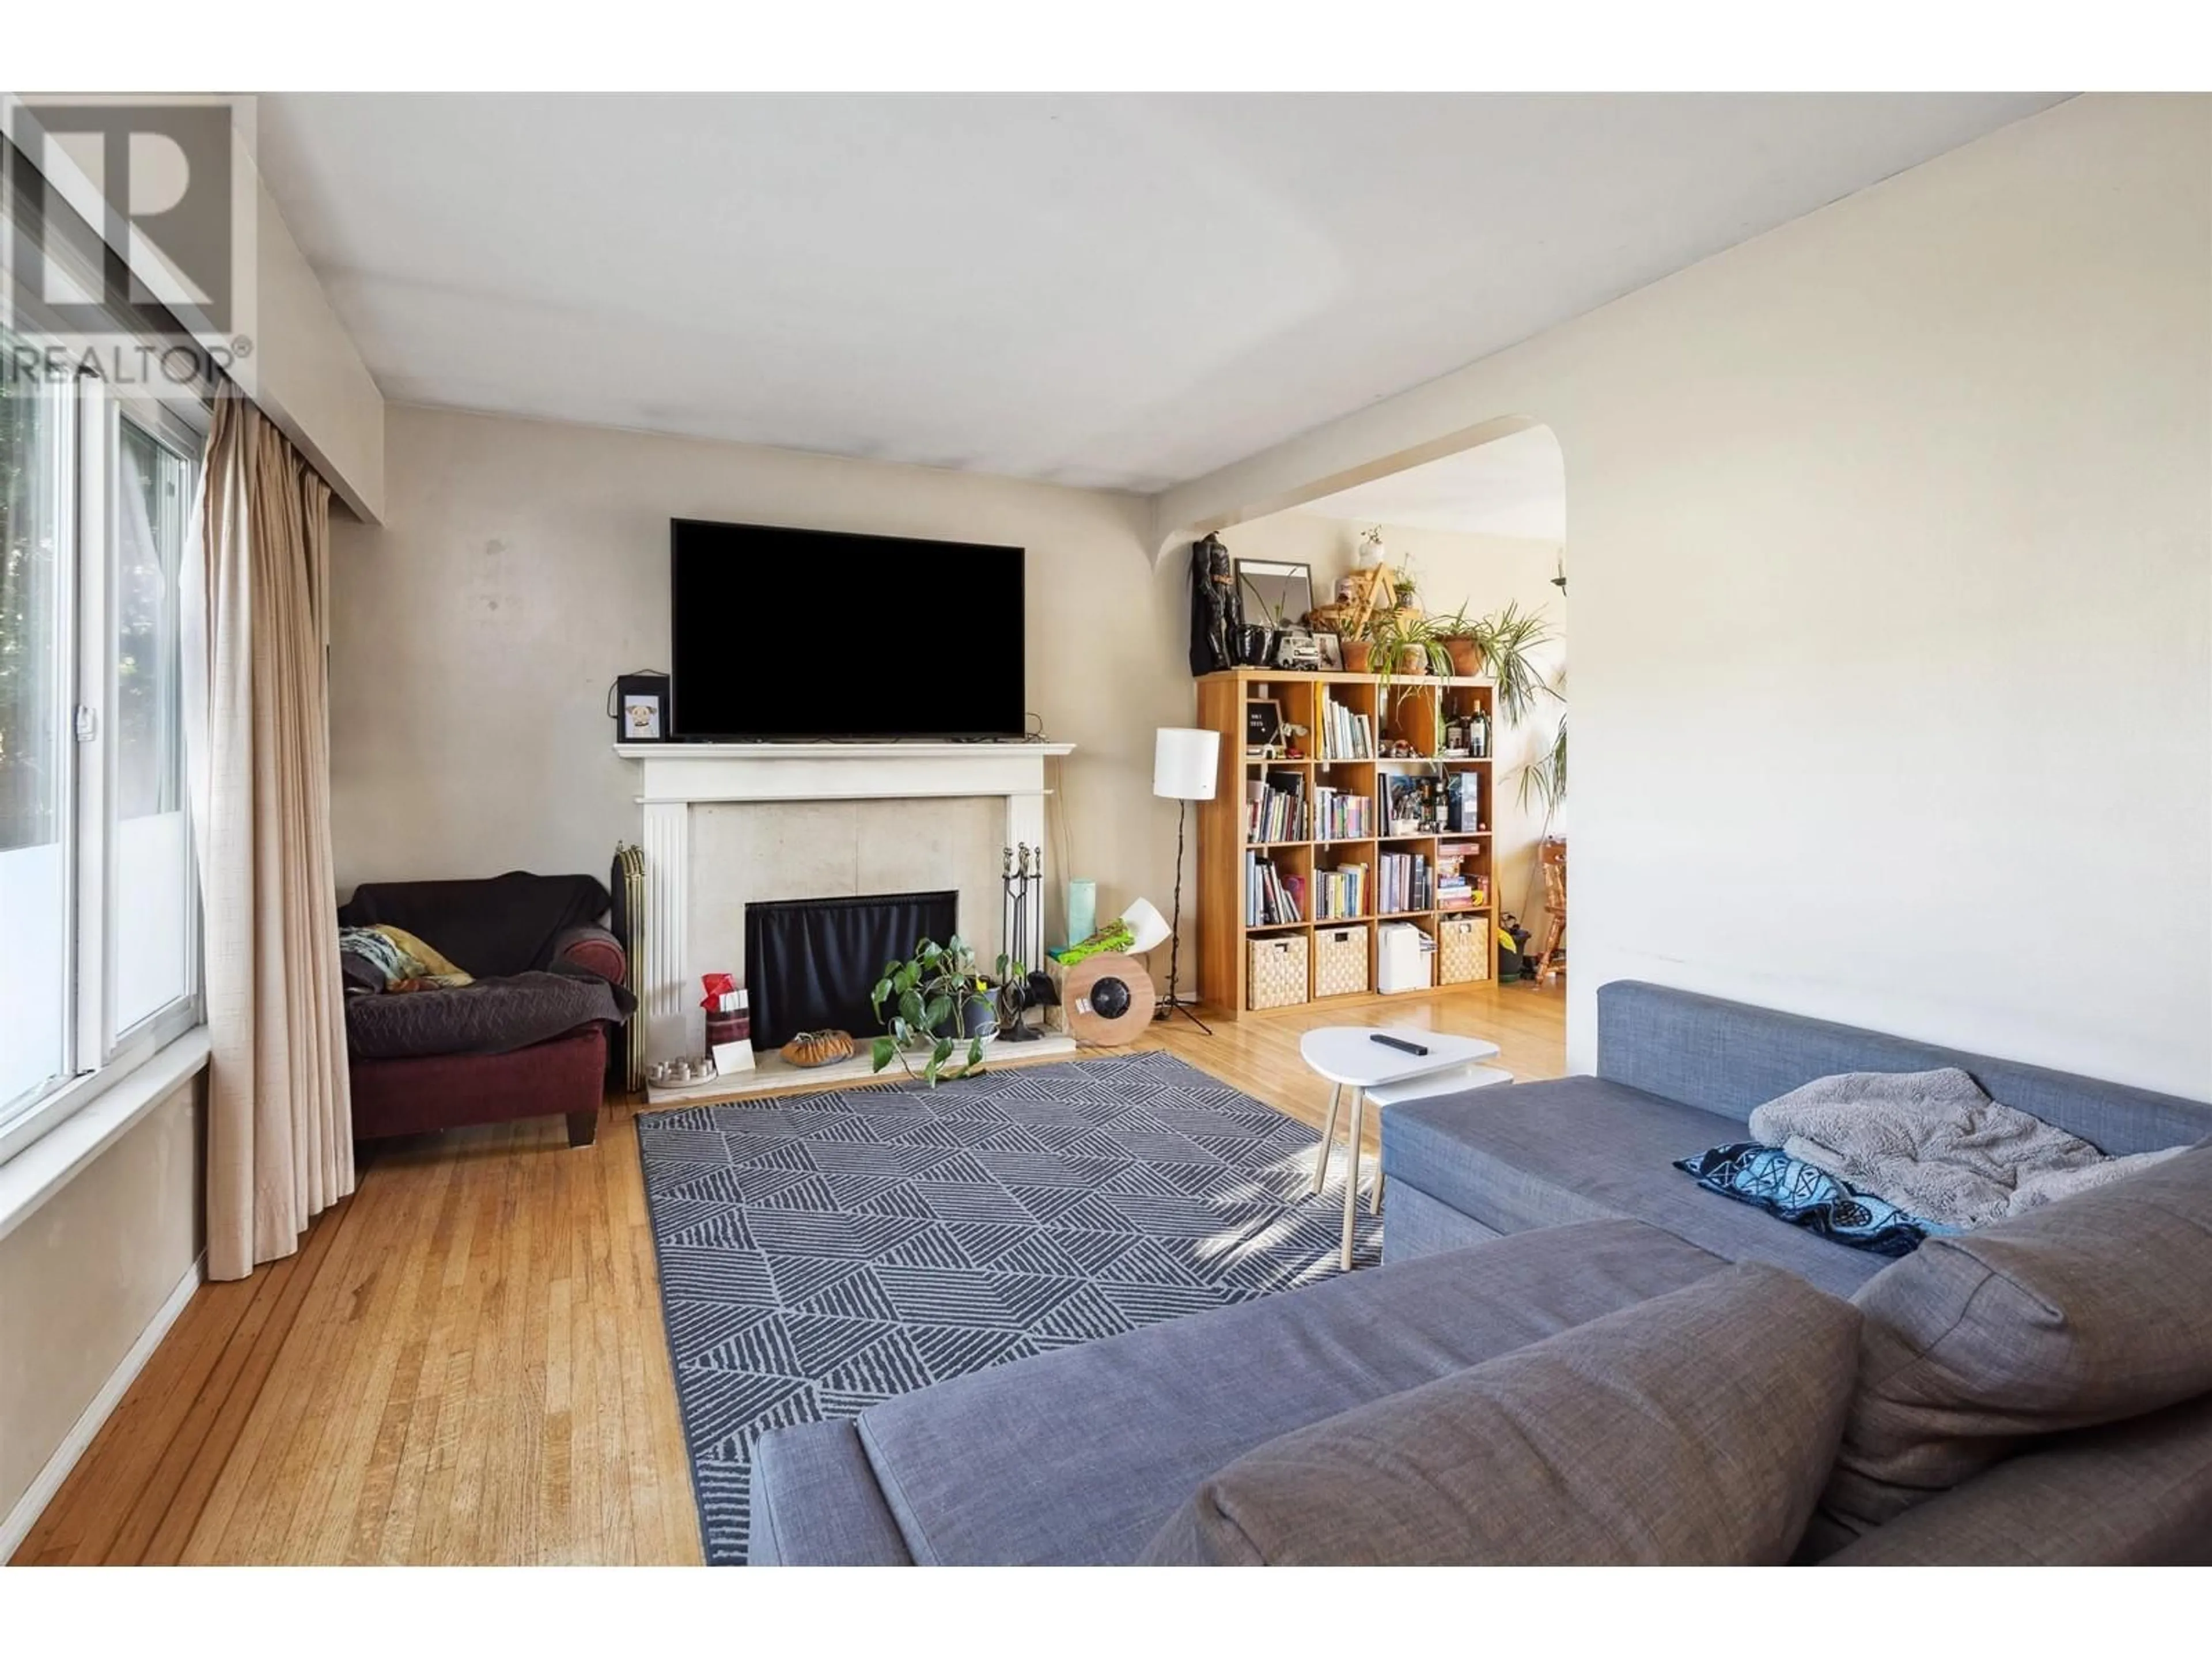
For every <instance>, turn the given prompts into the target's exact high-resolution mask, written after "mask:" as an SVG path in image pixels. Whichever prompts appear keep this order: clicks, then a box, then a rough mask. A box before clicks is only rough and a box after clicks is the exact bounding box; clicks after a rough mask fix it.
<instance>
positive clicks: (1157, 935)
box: [1121, 732, 1212, 957]
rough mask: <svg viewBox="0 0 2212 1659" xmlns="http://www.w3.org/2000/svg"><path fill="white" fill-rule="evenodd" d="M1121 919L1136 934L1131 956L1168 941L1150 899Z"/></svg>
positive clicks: (1163, 921)
mask: <svg viewBox="0 0 2212 1659" xmlns="http://www.w3.org/2000/svg"><path fill="white" fill-rule="evenodd" d="M1206 735H1207V736H1209V737H1211V736H1212V733H1211V732H1208V733H1207V734H1206ZM1121 920H1122V921H1126V922H1127V923H1128V924H1129V931H1130V932H1131V933H1134V934H1135V935H1136V938H1134V939H1131V940H1130V941H1129V954H1130V955H1131V956H1133V957H1140V956H1142V955H1144V954H1145V952H1146V951H1157V950H1158V949H1159V948H1160V946H1162V945H1165V944H1166V943H1167V942H1168V934H1169V933H1170V928H1169V927H1168V919H1167V918H1166V917H1165V916H1164V915H1161V914H1160V911H1159V907H1158V905H1156V904H1154V903H1153V902H1152V900H1150V899H1139V900H1138V901H1137V902H1135V903H1134V904H1133V905H1131V906H1130V907H1129V908H1127V909H1126V910H1124V911H1122V912H1121Z"/></svg>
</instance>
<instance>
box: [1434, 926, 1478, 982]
mask: <svg viewBox="0 0 2212 1659" xmlns="http://www.w3.org/2000/svg"><path fill="white" fill-rule="evenodd" d="M1489 937H1490V918H1489V917H1488V916H1440V917H1438V918H1437V984H1439V985H1466V984H1468V983H1470V982H1472V981H1475V980H1478V979H1488V978H1489V977H1490V952H1489V951H1488V950H1487V949H1486V948H1485V947H1486V942H1487V940H1488V939H1489Z"/></svg>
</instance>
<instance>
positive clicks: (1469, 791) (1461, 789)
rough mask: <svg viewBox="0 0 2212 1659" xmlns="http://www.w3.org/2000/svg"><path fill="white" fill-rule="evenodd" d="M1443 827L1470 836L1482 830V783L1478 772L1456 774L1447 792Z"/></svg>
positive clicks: (1453, 775)
mask: <svg viewBox="0 0 2212 1659" xmlns="http://www.w3.org/2000/svg"><path fill="white" fill-rule="evenodd" d="M1443 828H1444V829H1447V830H1449V831H1452V832H1453V833H1455V834H1459V835H1468V834H1471V833H1473V832H1474V831H1475V830H1477V829H1481V828H1482V781H1481V774H1480V773H1477V772H1455V773H1453V774H1452V775H1451V783H1450V785H1449V787H1448V788H1447V790H1446V792H1445V801H1444V812H1443Z"/></svg>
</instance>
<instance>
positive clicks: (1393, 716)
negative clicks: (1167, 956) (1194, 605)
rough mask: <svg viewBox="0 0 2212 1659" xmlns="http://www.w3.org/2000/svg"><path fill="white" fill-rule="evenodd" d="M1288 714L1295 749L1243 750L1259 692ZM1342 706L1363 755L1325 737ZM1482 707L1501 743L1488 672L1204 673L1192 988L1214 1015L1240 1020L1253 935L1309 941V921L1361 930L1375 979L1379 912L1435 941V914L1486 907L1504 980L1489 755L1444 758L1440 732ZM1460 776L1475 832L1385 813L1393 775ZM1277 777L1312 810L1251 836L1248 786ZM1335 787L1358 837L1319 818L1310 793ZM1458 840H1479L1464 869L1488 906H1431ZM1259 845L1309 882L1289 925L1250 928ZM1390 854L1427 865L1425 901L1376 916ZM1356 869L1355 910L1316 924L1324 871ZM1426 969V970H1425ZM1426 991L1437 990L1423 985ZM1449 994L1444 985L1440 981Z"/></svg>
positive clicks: (1312, 980)
mask: <svg viewBox="0 0 2212 1659" xmlns="http://www.w3.org/2000/svg"><path fill="white" fill-rule="evenodd" d="M1263 688H1264V692H1265V699H1264V700H1265V701H1271V702H1274V703H1275V704H1276V705H1277V706H1278V707H1279V708H1280V709H1281V710H1282V719H1283V722H1284V724H1285V725H1286V726H1304V728H1305V732H1304V735H1303V736H1302V737H1297V738H1291V739H1290V742H1291V744H1292V745H1293V746H1295V747H1297V749H1298V750H1300V753H1299V754H1298V755H1297V756H1296V757H1288V756H1285V755H1283V753H1282V751H1281V750H1277V757H1276V758H1272V759H1271V758H1268V757H1265V756H1263V755H1260V754H1256V753H1252V752H1249V751H1248V750H1247V748H1246V745H1245V737H1246V731H1247V726H1246V716H1247V713H1248V711H1249V709H1250V708H1252V707H1253V706H1254V705H1255V702H1260V701H1261V700H1262V698H1261V691H1262V689H1263ZM1332 709H1340V710H1342V711H1344V713H1345V714H1346V715H1348V716H1349V717H1350V718H1351V719H1352V720H1354V721H1360V720H1364V721H1365V722H1366V723H1367V729H1368V731H1369V732H1370V733H1371V737H1372V740H1371V742H1370V744H1368V745H1367V747H1368V748H1369V749H1370V752H1369V753H1367V754H1364V755H1360V754H1352V753H1340V752H1338V749H1339V747H1340V745H1339V744H1335V743H1334V742H1333V741H1332V739H1333V738H1334V737H1336V736H1339V735H1340V722H1339V721H1338V720H1335V719H1333V718H1332V716H1331V710H1332ZM1478 709H1479V710H1480V711H1481V712H1482V713H1483V714H1486V715H1487V716H1488V717H1489V720H1490V729H1491V732H1492V741H1491V744H1490V747H1491V749H1492V750H1495V747H1496V732H1497V714H1498V709H1497V700H1496V694H1495V690H1494V689H1493V687H1492V684H1491V682H1490V681H1488V680H1486V679H1461V678H1437V677H1434V676H1408V675H1395V676H1393V677H1392V678H1391V680H1390V683H1389V685H1387V686H1385V685H1384V684H1383V683H1382V681H1381V680H1380V679H1379V678H1377V677H1376V675H1373V674H1346V673H1335V674H1328V673H1323V674H1297V673H1286V672H1285V671H1281V670H1279V669H1264V668H1239V669H1234V670H1231V671H1228V672H1225V673H1219V674H1206V675H1203V676H1201V677H1200V679H1199V681H1198V723H1199V724H1200V726H1207V727H1210V728H1211V729H1212V730H1213V731H1216V732H1219V733H1220V734H1221V773H1220V775H1219V777H1218V778H1217V779H1216V780H1215V785H1214V797H1213V799H1212V800H1210V801H1205V802H1202V803H1200V806H1199V809H1198V926H1199V951H1198V956H1199V994H1200V998H1201V999H1202V1000H1203V1001H1204V1002H1205V1004H1206V1007H1207V1009H1208V1010H1209V1011H1210V1012H1211V1013H1212V1014H1213V1015H1214V1016H1216V1017H1218V1018H1222V1019H1228V1020H1234V1019H1237V1018H1242V1017H1243V1014H1244V1013H1245V1012H1247V1010H1246V1008H1245V1006H1244V1005H1245V1000H1246V987H1245V969H1246V964H1247V963H1248V961H1249V953H1248V952H1247V951H1246V948H1245V947H1246V945H1247V944H1248V942H1249V940H1250V939H1252V938H1253V937H1254V936H1255V935H1258V936H1262V937H1279V936H1280V935H1282V934H1284V933H1304V934H1305V935H1306V936H1307V937H1308V939H1309V941H1310V939H1311V938H1312V935H1313V934H1314V933H1315V932H1316V930H1323V931H1328V932H1332V933H1333V932H1334V931H1335V930H1336V929H1338V928H1340V927H1358V928H1363V929H1364V930H1365V933H1366V935H1367V981H1368V983H1369V985H1370V986H1372V985H1373V984H1374V983H1375V981H1376V965H1377V964H1376V924H1377V923H1378V922H1382V921H1409V922H1411V923H1413V926H1415V927H1419V928H1420V929H1421V930H1422V931H1423V932H1424V933H1428V934H1429V935H1430V936H1431V938H1434V937H1435V935H1436V931H1437V922H1438V921H1439V920H1440V919H1442V918H1443V917H1447V916H1459V915H1474V916H1481V917H1483V918H1485V919H1486V921H1489V922H1490V924H1491V925H1490V926H1489V927H1486V929H1485V930H1484V939H1485V940H1486V944H1487V946H1488V949H1489V951H1490V970H1489V978H1488V981H1481V980H1478V981H1469V983H1470V984H1484V983H1487V982H1489V981H1495V980H1496V978H1497V976H1498V950H1497V930H1496V925H1495V920H1496V915H1497V908H1496V907H1497V892H1498V879H1497V871H1496V868H1495V866H1494V863H1493V854H1492V845H1493V838H1492V828H1493V821H1492V814H1493V813H1494V812H1495V811H1496V810H1497V799H1496V796H1495V794H1494V793H1492V791H1493V786H1494V783H1495V778H1494V776H1493V769H1492V761H1491V758H1490V756H1489V755H1487V754H1485V755H1479V756H1454V755H1443V754H1440V753H1438V752H1437V751H1438V746H1439V738H1440V736H1441V734H1442V733H1443V730H1444V727H1445V723H1446V721H1447V720H1448V719H1449V718H1450V717H1453V716H1460V715H1464V714H1468V713H1469V712H1470V711H1473V710H1478ZM1399 743H1402V744H1406V745H1407V747H1408V748H1410V749H1411V750H1413V753H1412V754H1411V755H1410V756H1404V757H1395V756H1392V755H1389V754H1388V753H1386V752H1375V751H1383V750H1388V749H1389V747H1390V746H1392V745H1393V744H1399ZM1462 773H1463V774H1468V775H1470V776H1471V781H1472V782H1473V784H1474V789H1475V791H1476V793H1477V797H1478V802H1479V817H1478V823H1479V825H1480V827H1479V828H1477V829H1468V830H1455V829H1440V828H1431V827H1429V826H1427V825H1425V824H1419V823H1416V824H1412V825H1407V826H1404V827H1402V828H1394V826H1393V825H1392V823H1391V822H1390V819H1389V802H1388V790H1389V779H1390V778H1392V777H1393V776H1396V777H1414V778H1422V777H1426V778H1435V779H1437V780H1439V781H1440V783H1441V782H1443V781H1449V779H1450V778H1451V777H1452V776H1453V775H1455V774H1462ZM1270 774H1276V775H1280V780H1281V781H1285V782H1289V783H1294V784H1295V785H1296V786H1297V787H1298V788H1299V789H1300V790H1302V792H1303V800H1304V812H1305V814H1306V818H1305V822H1304V824H1303V825H1300V826H1297V827H1296V829H1295V833H1294V834H1292V835H1291V836H1289V837H1288V838H1279V839H1276V840H1273V841H1269V842H1253V841H1251V840H1249V839H1248V836H1247V834H1246V829H1247V823H1248V817H1249V785H1250V784H1252V783H1253V782H1255V781H1262V782H1264V781H1266V779H1267V776H1268V775H1270ZM1321 789H1331V790H1335V791H1339V792H1341V793H1343V794H1345V795H1346V796H1347V797H1352V798H1357V799H1364V800H1365V801H1366V802H1367V803H1368V805H1367V808H1366V822H1365V823H1364V824H1362V825H1361V826H1360V827H1361V829H1362V830H1363V831H1364V833H1362V834H1359V835H1356V836H1353V835H1342V834H1331V833H1328V829H1327V826H1324V825H1322V824H1321V823H1317V822H1316V821H1315V815H1316V799H1317V798H1316V791H1318V790H1321ZM1444 842H1449V843H1454V844H1460V843H1465V844H1468V845H1469V846H1471V847H1472V848H1473V849H1474V850H1473V852H1472V853H1471V854H1470V855H1469V856H1468V857H1467V858H1466V860H1464V864H1463V871H1464V873H1466V874H1468V876H1470V877H1472V878H1479V880H1480V886H1481V889H1482V892H1483V895H1484V899H1483V902H1480V903H1479V904H1476V905H1474V906H1467V905H1455V906H1452V907H1449V908H1438V907H1437V904H1436V902H1435V893H1436V884H1437V846H1438V844H1439V843H1444ZM1254 852H1257V853H1263V854H1266V855H1267V857H1268V858H1269V859H1270V860H1272V861H1273V864H1274V866H1275V869H1276V872H1277V873H1278V874H1279V875H1280V876H1283V877H1285V878H1292V877H1295V878H1297V880H1298V881H1299V882H1300V883H1301V884H1302V885H1303V889H1304V894H1303V900H1302V902H1301V905H1300V911H1299V918H1298V920H1297V921H1276V922H1268V923H1264V924H1255V923H1254V922H1253V921H1251V919H1250V918H1249V915H1248V914H1247V908H1246V898H1247V891H1246V864H1245V856H1246V854H1248V853H1254ZM1385 853H1405V854H1413V855H1415V856H1418V857H1419V858H1422V859H1424V860H1425V861H1426V864H1427V869H1428V879H1429V893H1428V902H1427V904H1426V905H1425V906H1423V907H1421V908H1413V909H1407V910H1395V911H1391V912H1389V913H1378V911H1377V909H1376V904H1377V902H1378V899H1379V896H1380V895H1379V891H1378V889H1379V882H1380V876H1381V868H1382V866H1381V860H1382V855H1383V854H1385ZM1360 864H1364V866H1366V869H1367V878H1366V880H1365V882H1364V884H1363V890H1362V903H1361V907H1360V909H1361V914H1359V915H1357V916H1346V917H1334V916H1332V917H1325V918H1322V919H1321V920H1319V921H1316V919H1315V916H1314V914H1313V913H1314V909H1315V907H1316V901H1317V899H1318V896H1319V883H1318V882H1317V881H1316V875H1317V874H1318V873H1319V872H1334V871H1336V870H1338V869H1340V868H1341V867H1343V866H1352V865H1360ZM1317 957H1318V953H1317V952H1316V951H1315V950H1313V949H1312V948H1311V947H1310V945H1309V949H1308V951H1307V953H1306V969H1307V987H1306V988H1307V997H1308V1000H1309V1001H1310V1002H1311V1001H1322V1002H1325V1001H1327V1000H1328V999H1326V998H1319V997H1317V996H1316V976H1317V968H1318V960H1317ZM1433 973H1434V969H1431V975H1432V976H1433ZM1419 988H1421V989H1423V990H1431V989H1435V988H1438V987H1432V986H1431V987H1419ZM1441 988H1443V989H1445V990H1449V989H1450V988H1452V987H1449V986H1446V987H1441Z"/></svg>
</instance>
